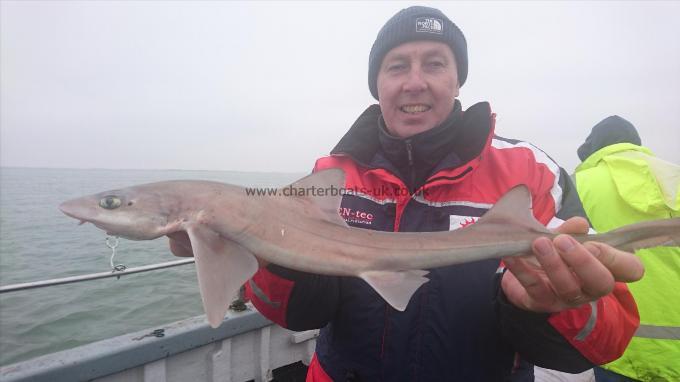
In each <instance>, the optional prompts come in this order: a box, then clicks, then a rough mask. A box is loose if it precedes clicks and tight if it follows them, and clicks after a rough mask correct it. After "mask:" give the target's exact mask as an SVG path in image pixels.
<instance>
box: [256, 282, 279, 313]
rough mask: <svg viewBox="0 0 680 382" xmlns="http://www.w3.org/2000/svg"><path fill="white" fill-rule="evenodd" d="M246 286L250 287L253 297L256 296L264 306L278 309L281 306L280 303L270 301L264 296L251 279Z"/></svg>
mask: <svg viewBox="0 0 680 382" xmlns="http://www.w3.org/2000/svg"><path fill="white" fill-rule="evenodd" d="M248 286H249V287H250V289H252V290H253V293H255V296H257V298H259V299H260V300H262V302H264V303H265V304H267V305H269V306H271V307H272V308H279V307H280V306H281V303H280V302H278V301H272V300H270V299H269V297H268V296H267V295H266V294H264V292H263V291H262V289H260V287H259V286H257V284H255V281H253V280H252V279H250V280H248Z"/></svg>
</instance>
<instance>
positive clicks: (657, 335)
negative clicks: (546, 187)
mask: <svg viewBox="0 0 680 382" xmlns="http://www.w3.org/2000/svg"><path fill="white" fill-rule="evenodd" d="M575 177H576V188H577V190H578V193H579V196H580V198H581V201H582V202H583V207H584V208H585V210H586V213H587V215H588V217H589V219H590V221H591V223H592V225H593V228H595V230H597V231H598V232H606V231H609V230H612V229H614V228H617V227H620V226H623V225H626V224H631V223H635V222H638V221H644V220H652V219H659V218H670V217H677V216H680V166H678V165H674V164H672V163H669V162H666V161H663V160H661V159H657V158H655V157H654V156H653V154H652V153H651V151H650V150H649V149H647V148H645V147H641V146H637V145H633V144H630V143H617V144H614V145H611V146H606V147H604V148H602V149H600V150H598V151H596V152H594V153H593V154H592V155H590V156H589V157H588V158H587V159H586V160H585V161H584V162H583V163H581V164H580V165H579V166H578V167H577V168H576V172H575ZM636 255H637V256H639V257H640V259H641V260H642V262H643V263H644V265H645V275H644V277H643V278H642V280H640V281H638V282H635V283H631V284H629V285H628V288H629V289H630V291H631V293H633V296H634V297H635V301H636V302H637V305H638V309H639V311H640V328H639V329H638V331H637V332H636V333H635V337H633V340H632V341H631V343H630V345H629V346H628V348H627V349H626V351H625V353H624V354H623V356H622V357H621V358H620V359H618V360H616V361H614V362H612V363H609V364H607V365H605V366H604V367H605V368H606V369H609V370H611V371H614V372H616V373H619V374H623V375H625V376H628V377H630V378H633V379H637V380H640V381H680V247H656V248H651V249H647V250H640V251H637V252H636Z"/></svg>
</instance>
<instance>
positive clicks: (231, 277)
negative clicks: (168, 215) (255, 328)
mask: <svg viewBox="0 0 680 382" xmlns="http://www.w3.org/2000/svg"><path fill="white" fill-rule="evenodd" d="M187 233H188V234H189V239H190V240H191V248H192V249H193V251H194V257H195V259H196V272H197V273H198V286H199V288H200V290H201V299H202V300H203V309H204V310H205V314H206V316H207V317H208V322H209V323H210V326H212V327H213V328H216V327H218V326H220V324H221V323H222V320H223V319H224V315H225V314H226V313H227V309H228V308H229V303H230V302H231V299H233V298H234V296H235V295H236V293H237V292H238V290H239V288H241V285H243V284H244V283H246V282H247V281H248V279H250V278H251V277H252V276H253V275H254V274H255V272H257V268H258V265H257V260H256V259H255V256H253V254H252V253H250V252H249V251H248V250H246V249H245V248H243V247H241V246H240V245H238V244H236V243H235V242H233V241H230V240H227V239H225V238H223V237H221V236H220V235H219V234H218V233H217V232H215V231H213V230H211V229H209V228H207V227H205V226H203V225H200V224H196V225H194V226H192V227H190V228H189V229H188V230H187Z"/></svg>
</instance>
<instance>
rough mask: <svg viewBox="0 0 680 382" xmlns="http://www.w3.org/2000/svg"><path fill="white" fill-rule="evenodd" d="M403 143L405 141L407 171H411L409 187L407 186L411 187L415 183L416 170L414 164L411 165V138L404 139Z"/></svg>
mask: <svg viewBox="0 0 680 382" xmlns="http://www.w3.org/2000/svg"><path fill="white" fill-rule="evenodd" d="M404 143H406V154H407V156H408V168H409V172H410V173H411V174H410V178H411V183H410V187H409V188H411V187H415V184H416V172H415V168H414V165H413V147H412V146H411V140H410V139H407V140H405V141H404ZM409 192H412V191H411V190H410V189H409Z"/></svg>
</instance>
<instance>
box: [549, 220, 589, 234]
mask: <svg viewBox="0 0 680 382" xmlns="http://www.w3.org/2000/svg"><path fill="white" fill-rule="evenodd" d="M589 229H590V224H588V220H586V219H585V218H582V217H580V216H576V217H573V218H570V219H567V220H566V221H565V222H564V223H562V225H561V226H559V227H557V228H556V229H555V231H556V232H559V233H570V234H575V233H588V230H589Z"/></svg>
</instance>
